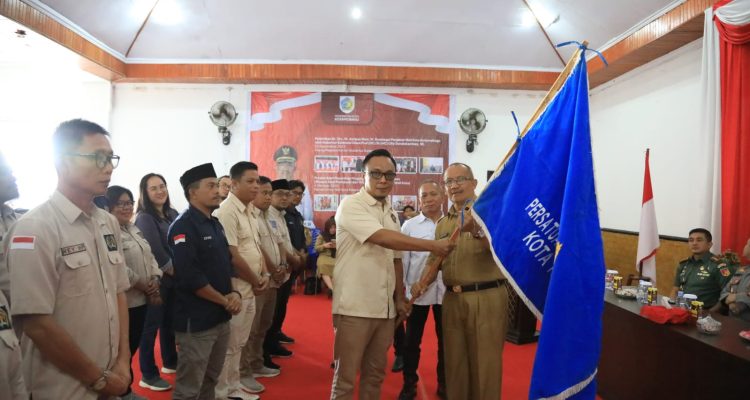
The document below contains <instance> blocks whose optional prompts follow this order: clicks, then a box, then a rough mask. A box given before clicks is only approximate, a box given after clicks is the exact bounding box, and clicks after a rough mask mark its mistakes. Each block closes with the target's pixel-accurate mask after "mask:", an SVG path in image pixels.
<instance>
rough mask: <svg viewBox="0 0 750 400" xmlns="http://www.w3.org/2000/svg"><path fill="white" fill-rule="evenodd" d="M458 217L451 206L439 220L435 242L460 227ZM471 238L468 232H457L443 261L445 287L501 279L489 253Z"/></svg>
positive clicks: (476, 240)
mask: <svg viewBox="0 0 750 400" xmlns="http://www.w3.org/2000/svg"><path fill="white" fill-rule="evenodd" d="M460 221H461V214H460V213H459V212H458V211H457V210H456V207H455V205H454V206H452V207H451V209H450V210H449V211H448V215H446V216H444V217H443V218H441V219H440V220H439V221H438V223H437V227H435V239H447V238H449V237H450V236H451V234H452V233H453V231H454V230H455V229H456V227H457V226H458V225H459V224H460ZM483 242H484V239H478V238H475V237H474V236H473V235H472V234H471V232H461V234H460V235H459V237H458V241H457V242H456V248H455V249H453V251H452V252H451V253H450V254H448V256H447V257H446V258H445V260H443V263H442V264H441V265H442V267H441V268H442V271H443V282H445V286H448V287H450V286H454V285H468V284H472V283H479V282H488V281H494V280H497V279H505V277H504V276H503V274H502V272H500V268H498V266H497V264H495V259H494V258H492V251H491V250H490V249H489V248H488V247H486V245H485V244H484V243H483Z"/></svg>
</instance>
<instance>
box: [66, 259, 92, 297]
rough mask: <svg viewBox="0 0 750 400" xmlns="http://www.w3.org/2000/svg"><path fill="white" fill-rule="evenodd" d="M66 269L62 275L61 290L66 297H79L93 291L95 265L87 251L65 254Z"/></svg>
mask: <svg viewBox="0 0 750 400" xmlns="http://www.w3.org/2000/svg"><path fill="white" fill-rule="evenodd" d="M63 260H64V261H65V270H64V272H63V274H62V277H61V287H60V291H61V292H62V294H63V296H66V297H78V296H83V295H86V294H89V293H91V289H92V288H93V286H94V285H93V279H94V277H93V275H94V270H93V268H94V266H93V265H92V263H91V256H89V253H87V252H85V251H84V252H80V253H75V254H70V255H67V256H63Z"/></svg>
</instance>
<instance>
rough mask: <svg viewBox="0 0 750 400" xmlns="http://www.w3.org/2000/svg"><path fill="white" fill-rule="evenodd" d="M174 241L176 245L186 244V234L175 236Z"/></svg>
mask: <svg viewBox="0 0 750 400" xmlns="http://www.w3.org/2000/svg"><path fill="white" fill-rule="evenodd" d="M172 239H173V240H174V244H180V243H185V234H184V233H180V234H179V235H174V237H173V238H172Z"/></svg>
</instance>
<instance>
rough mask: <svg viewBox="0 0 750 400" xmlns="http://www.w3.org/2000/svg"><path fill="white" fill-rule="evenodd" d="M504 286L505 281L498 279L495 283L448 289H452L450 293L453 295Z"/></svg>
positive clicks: (489, 282) (458, 286)
mask: <svg viewBox="0 0 750 400" xmlns="http://www.w3.org/2000/svg"><path fill="white" fill-rule="evenodd" d="M504 284H505V279H497V280H494V281H487V282H477V283H470V284H468V285H454V286H449V287H448V289H450V291H451V292H453V293H464V292H477V291H479V290H485V289H492V288H496V287H500V286H503V285H504Z"/></svg>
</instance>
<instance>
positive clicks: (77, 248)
mask: <svg viewBox="0 0 750 400" xmlns="http://www.w3.org/2000/svg"><path fill="white" fill-rule="evenodd" d="M83 251H86V244H85V243H78V244H74V245H72V246H65V247H61V248H60V253H62V255H63V257H64V256H69V255H71V254H75V253H80V252H83Z"/></svg>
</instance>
